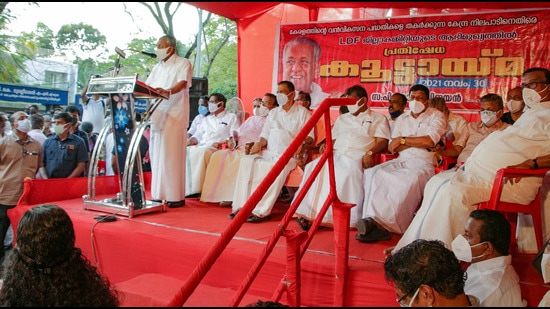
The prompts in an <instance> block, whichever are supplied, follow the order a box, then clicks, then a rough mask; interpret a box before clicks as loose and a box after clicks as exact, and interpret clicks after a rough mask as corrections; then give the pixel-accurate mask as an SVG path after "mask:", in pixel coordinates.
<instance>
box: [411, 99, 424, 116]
mask: <svg viewBox="0 0 550 309" xmlns="http://www.w3.org/2000/svg"><path fill="white" fill-rule="evenodd" d="M409 109H410V110H411V112H413V113H414V114H420V113H422V112H423V111H424V109H426V106H425V105H424V103H422V102H420V101H416V100H412V101H410V102H409Z"/></svg>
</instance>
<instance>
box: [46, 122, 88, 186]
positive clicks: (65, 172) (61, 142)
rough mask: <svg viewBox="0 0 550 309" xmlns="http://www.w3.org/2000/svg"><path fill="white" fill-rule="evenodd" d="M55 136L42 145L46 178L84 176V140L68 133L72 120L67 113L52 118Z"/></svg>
mask: <svg viewBox="0 0 550 309" xmlns="http://www.w3.org/2000/svg"><path fill="white" fill-rule="evenodd" d="M54 121H55V127H54V132H55V133H56V135H55V136H52V137H49V138H48V139H47V140H46V141H45V142H44V145H43V150H44V160H43V162H42V167H44V168H45V170H46V173H41V174H42V177H44V176H47V178H73V177H81V176H83V175H84V168H85V167H86V163H87V162H88V161H89V155H88V151H87V150H86V145H84V140H82V139H81V138H80V137H78V136H76V135H74V134H72V133H70V132H69V131H70V129H71V123H72V122H73V118H72V117H71V115H70V114H69V113H66V112H63V113H59V114H57V115H56V116H55V117H54Z"/></svg>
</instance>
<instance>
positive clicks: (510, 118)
mask: <svg viewBox="0 0 550 309" xmlns="http://www.w3.org/2000/svg"><path fill="white" fill-rule="evenodd" d="M506 107H508V111H507V112H506V113H504V115H502V118H501V120H502V121H504V122H506V123H509V124H514V122H516V120H518V118H519V117H520V116H521V115H522V114H523V109H524V108H525V103H524V102H523V95H522V89H521V87H514V88H512V89H510V91H508V95H507V96H506Z"/></svg>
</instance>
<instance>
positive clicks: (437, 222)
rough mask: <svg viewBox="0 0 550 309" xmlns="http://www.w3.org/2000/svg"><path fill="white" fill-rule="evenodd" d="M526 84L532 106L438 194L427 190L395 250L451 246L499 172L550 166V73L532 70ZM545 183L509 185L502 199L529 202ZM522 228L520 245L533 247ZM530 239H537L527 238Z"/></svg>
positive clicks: (531, 179)
mask: <svg viewBox="0 0 550 309" xmlns="http://www.w3.org/2000/svg"><path fill="white" fill-rule="evenodd" d="M523 85H524V88H523V98H524V99H525V104H526V105H528V106H530V107H531V108H530V109H528V110H526V112H525V113H524V114H523V115H521V117H520V118H519V119H518V120H517V121H516V122H515V123H514V125H511V126H509V127H507V128H506V129H504V130H500V131H494V132H493V133H491V134H489V135H488V136H487V137H486V138H485V139H483V141H481V143H479V145H477V147H475V148H474V151H473V152H472V154H471V155H470V157H468V159H467V160H466V162H465V163H464V165H463V166H462V167H461V168H459V169H458V170H457V171H456V172H454V173H452V176H451V177H450V178H449V179H447V180H446V181H445V182H444V183H443V184H441V185H440V186H439V187H438V188H437V190H436V191H435V192H433V193H428V192H426V198H425V203H423V204H422V206H421V207H420V209H419V210H418V212H417V213H416V216H415V217H414V220H413V221H412V223H411V224H410V226H409V228H408V229H407V231H406V232H405V233H404V234H403V236H402V237H401V239H400V240H399V242H398V243H397V246H396V247H395V249H394V251H393V252H396V250H398V248H402V247H404V246H405V245H407V244H408V243H411V242H412V241H414V240H415V239H419V238H422V239H439V240H442V241H443V242H444V243H445V244H447V245H448V246H450V245H451V242H452V240H453V239H454V238H455V237H456V236H457V235H458V234H460V233H462V230H463V229H464V224H465V223H466V220H467V219H468V214H469V213H470V212H471V211H472V210H474V209H476V208H477V205H478V204H479V203H481V202H485V201H488V200H489V198H490V195H491V190H492V188H493V182H494V180H495V175H496V172H497V171H498V170H499V169H501V168H504V167H509V166H511V167H519V168H526V169H527V168H538V167H550V71H549V70H547V69H543V68H532V69H528V70H527V71H525V72H524V73H523ZM541 182H542V181H541V179H538V178H537V177H526V178H522V179H521V180H519V182H517V183H513V184H510V183H507V184H505V186H504V188H503V190H502V197H501V200H503V201H506V202H512V203H518V204H529V203H530V202H531V201H532V200H533V199H534V197H535V195H536V193H537V191H538V189H539V188H540V185H541ZM428 196H429V197H428ZM518 227H519V228H518V231H519V232H520V233H519V235H518V247H520V248H521V247H524V248H526V249H527V248H528V247H527V246H526V245H525V244H524V243H522V242H521V241H520V238H522V236H521V232H522V229H521V227H520V226H518ZM531 231H532V229H531ZM533 236H534V235H533ZM529 241H533V239H532V238H531V239H530V238H527V239H525V242H529ZM535 252H536V251H535Z"/></svg>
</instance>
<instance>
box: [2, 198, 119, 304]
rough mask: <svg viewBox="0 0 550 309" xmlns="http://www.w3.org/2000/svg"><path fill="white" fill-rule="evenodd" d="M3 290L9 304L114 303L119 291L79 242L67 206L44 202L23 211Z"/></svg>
mask: <svg viewBox="0 0 550 309" xmlns="http://www.w3.org/2000/svg"><path fill="white" fill-rule="evenodd" d="M16 235H17V242H16V247H15V248H14V249H13V252H12V254H11V255H10V257H9V261H8V262H7V265H6V268H5V271H4V274H3V284H2V288H1V290H0V306H4V307H67V306H76V307H80V306H86V307H115V306H119V300H118V296H117V292H116V291H115V290H114V289H113V288H112V287H111V286H110V284H109V281H108V280H107V279H106V278H104V277H102V276H101V275H100V274H99V273H98V272H97V269H96V268H95V267H94V266H92V265H91V263H90V261H89V260H88V259H87V258H86V257H85V256H84V255H83V254H82V251H81V250H80V249H79V248H76V247H75V234H74V228H73V223H72V221H71V218H70V217H69V215H68V214H67V213H66V212H65V210H64V209H63V208H61V207H59V206H56V205H49V204H44V205H40V206H37V207H34V208H31V209H29V210H27V212H25V214H23V216H22V217H21V220H20V221H19V225H18V227H17V233H16Z"/></svg>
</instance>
